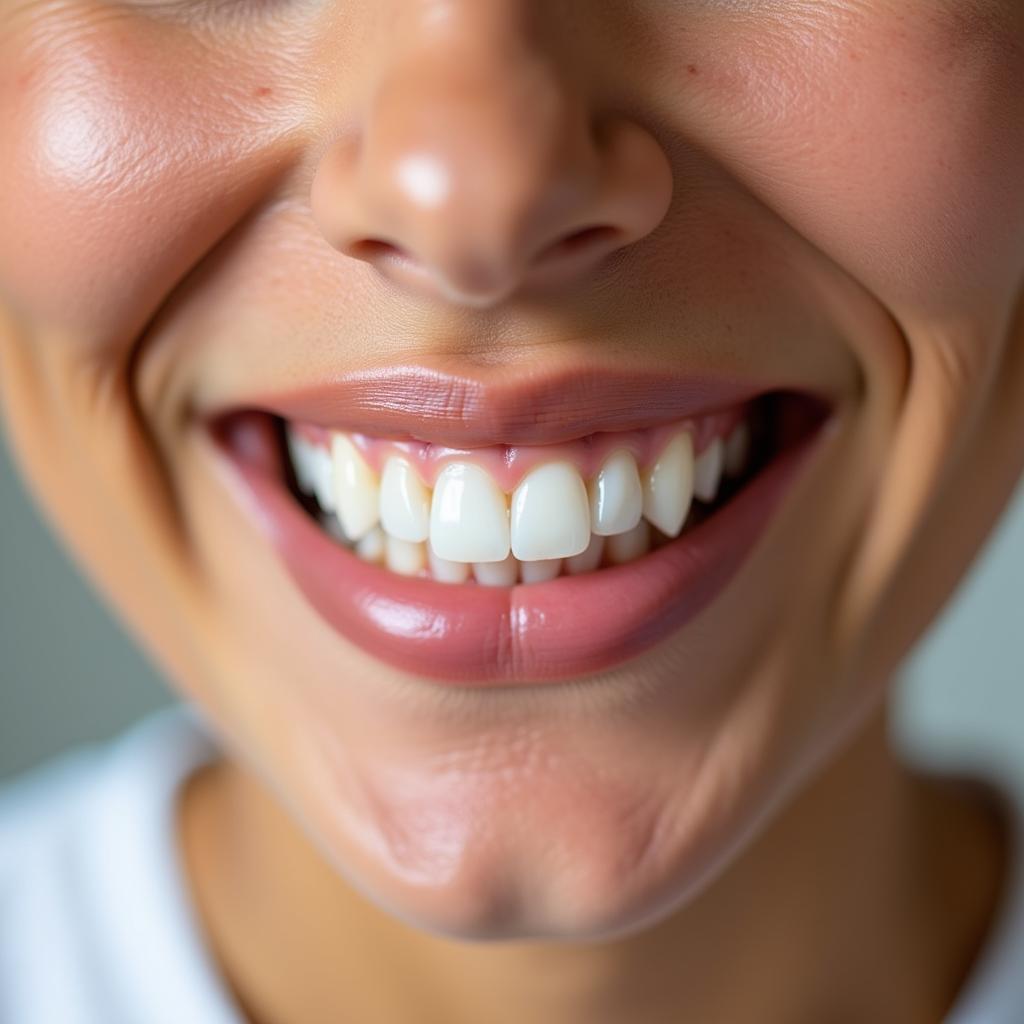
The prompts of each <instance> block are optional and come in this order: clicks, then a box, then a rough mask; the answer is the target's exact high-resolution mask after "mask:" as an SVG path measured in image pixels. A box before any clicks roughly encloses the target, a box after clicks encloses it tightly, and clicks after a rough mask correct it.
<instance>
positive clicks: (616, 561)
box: [606, 519, 651, 565]
mask: <svg viewBox="0 0 1024 1024" xmlns="http://www.w3.org/2000/svg"><path fill="white" fill-rule="evenodd" d="M606 547H607V551H608V561H609V562H611V563H612V564H613V565H621V564H622V563H623V562H632V561H633V559H634V558H639V557H640V556H641V555H646V554H647V552H648V551H650V550H651V526H650V523H648V522H647V520H646V519H641V520H640V522H639V523H637V524H636V526H634V527H633V529H632V530H630V531H629V532H628V533H617V534H615V535H614V536H613V537H609V538H608V539H607V541H606Z"/></svg>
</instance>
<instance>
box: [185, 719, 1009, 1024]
mask: <svg viewBox="0 0 1024 1024" xmlns="http://www.w3.org/2000/svg"><path fill="white" fill-rule="evenodd" d="M887 731H888V730H887V722H886V718H885V711H884V709H882V710H880V711H879V712H878V714H877V715H876V716H875V717H874V718H873V719H872V720H871V721H870V722H869V723H868V724H867V726H866V727H865V728H864V729H863V730H862V732H861V733H860V734H859V735H858V737H857V738H856V739H855V740H854V741H853V743H852V744H850V745H849V746H848V747H847V748H846V749H845V750H844V752H843V753H842V754H841V755H840V756H839V757H838V758H837V759H836V760H835V761H834V762H832V763H831V764H830V765H829V767H827V768H826V769H825V770H824V771H823V772H822V773H821V774H819V775H818V776H817V777H816V778H815V779H814V780H813V781H812V782H811V783H810V784H809V785H808V786H806V787H805V788H804V789H803V790H802V791H801V792H800V793H798V794H797V795H796V796H795V797H794V798H793V799H792V800H791V801H790V803H789V804H788V805H787V806H786V807H785V808H784V809H783V810H782V811H781V812H780V813H779V814H778V815H777V816H776V817H775V819H774V820H773V821H772V822H771V823H770V824H769V825H768V826H767V827H766V828H765V830H764V831H763V832H762V833H761V834H760V835H759V836H758V838H756V839H755V840H754V841H753V843H752V844H751V845H750V846H748V847H747V848H746V849H745V850H744V852H743V853H742V854H741V855H740V856H739V857H738V858H737V859H736V860H735V861H734V862H733V863H732V864H731V865H730V866H729V867H728V868H727V869H726V870H725V871H724V872H723V873H722V874H721V875H720V876H719V877H718V878H717V879H716V880H715V881H714V882H712V883H711V884H710V886H709V887H708V888H707V889H705V890H704V891H703V892H702V893H701V894H700V895H699V896H698V897H697V898H696V899H695V900H693V901H691V902H690V903H689V904H687V905H686V906H685V907H683V908H682V909H681V910H679V911H677V912H675V913H674V914H672V915H671V916H670V917H668V918H667V919H665V920H663V921H662V922H660V923H658V924H657V925H655V926H653V927H651V928H650V929H648V930H646V931H644V932H641V933H639V934H636V935H633V936H629V937H627V938H625V939H622V940H619V941H614V942H610V943H602V944H587V943H579V944H571V945H570V944H564V943H540V942H529V943H527V942H516V943H484V944H474V943H464V942H456V941H451V940H446V939H443V938H439V937H437V936H434V935H430V934H428V933H424V932H422V931H419V930H416V929H412V928H410V927H409V926H407V925H405V924H404V923H403V922H401V921H400V920H398V919H396V918H395V917H393V916H392V915H390V914H388V913H386V912H385V911H383V910H381V909H380V908H378V907H377V906H376V905H375V904H373V903H372V902H370V901H369V900H368V899H366V897H364V896H363V895H362V894H361V893H359V892H358V891H357V890H355V889H354V888H353V887H352V886H351V885H350V884H348V883H347V881H346V880H345V879H344V878H343V877H342V876H341V875H340V874H339V873H338V872H337V871H336V870H335V869H334V868H332V867H331V866H330V865H329V864H328V863H327V862H326V861H325V860H324V859H323V857H322V856H321V855H320V853H319V852H318V851H317V850H316V849H315V847H314V846H313V845H312V844H311V843H310V841H309V840H308V839H306V837H305V835H304V833H302V831H301V830H300V829H299V828H298V827H297V825H296V824H295V822H294V821H293V820H292V819H291V818H290V817H289V816H288V815H287V814H286V813H285V812H284V810H283V809H282V808H281V807H280V805H279V804H278V802H277V801H276V800H274V799H273V797H272V796H271V794H269V793H268V792H267V790H266V789H265V788H264V786H263V785H262V784H261V782H260V781H259V780H258V779H257V778H255V777H254V776H253V775H252V774H250V773H248V772H246V771H245V770H244V769H243V768H242V767H240V766H239V765H237V764H235V763H233V762H229V761H223V762H219V763H217V764H215V765H213V766H211V767H210V768H208V769H207V770H205V771H204V772H201V773H199V774H197V775H196V776H195V777H194V778H193V780H191V781H190V784H189V785H188V787H187V788H186V791H185V794H184V797H183V799H182V804H181V808H182V819H181V825H182V838H183V844H184V852H185V860H186V867H187V871H188V874H189V875H190V880H191V883H192V887H193V893H194V898H195V900H196V902H197V904H198V908H199V912H200V915H201V917H202V918H203V921H204V924H205V926H206V929H207V933H208V936H209V938H210V940H211V942H212V945H213V948H214V949H215V950H216V951H217V955H218V959H219V961H220V963H221V966H222V969H223V972H224V974H225V976H226V977H227V979H228V981H229V983H230V984H231V986H232V988H233V989H234V992H235V995H236V998H237V999H238V1002H239V1004H240V1005H241V1007H242V1008H243V1010H244V1012H245V1013H246V1014H247V1015H248V1016H249V1018H250V1019H251V1020H252V1021H253V1022H256V1024H278V1022H281V1021H289V1022H297V1024H305V1022H307V1021H309V1022H311V1021H321V1020H325V1019H349V1018H351V1019H356V1020H414V1019H415V1020H434V1019H437V1020H490V1021H496V1022H497V1021H505V1020H507V1021H510V1022H511V1021H522V1020H529V1021H532V1022H537V1024H544V1022H547V1021H551V1022H555V1021H557V1022H559V1024H575V1022H577V1021H578V1022H583V1021H586V1022H588V1024H595V1022H600V1024H603V1022H605V1021H607V1022H609V1024H610V1022H613V1021H621V1020H627V1019H643V1020H649V1021H658V1020H662V1019H664V1020H677V1019H678V1013H679V1008H680V1007H685V1008H686V1014H685V1015H686V1017H687V1019H691V1020H731V1021H748V1020H756V1021H758V1022H760V1024H772V1022H776V1021H779V1022H782V1021H793V1020H839V1019H856V1020H860V1019H863V1020H873V1021H879V1022H882V1021H887V1020H893V1021H916V1020H938V1019H941V1018H942V1017H943V1016H944V1015H945V1013H946V1011H947V1010H948V1008H949V1006H950V1005H951V1003H952V1002H953V1000H954V998H955V995H956V993H957V991H958V990H959V988H960V986H961V984H962V983H963V980H964V978H965V977H966V975H967V974H968V973H969V970H970V967H971V964H972V961H973V959H974V957H975V955H976V953H977V951H978V949H979V947H980V945H981V943H982V941H983V939H984V935H985V933H986V931H987V929H988V926H989V923H990V921H991V918H992V915H993V912H994V908H995V906H996V905H997V902H998V898H999V885H1000V881H1001V878H1002V874H1003V871H1004V868H1005V863H1004V859H1005V840H1004V837H1003V836H1002V834H1001V831H1000V828H999V824H998V822H997V821H995V820H994V818H993V817H992V814H991V812H990V811H989V810H988V808H987V805H985V804H984V803H983V802H982V801H980V800H979V799H978V798H977V796H976V794H973V793H972V792H971V791H970V790H969V789H968V790H965V789H961V788H960V787H958V786H957V785H956V784H955V783H952V782H946V781H943V780H939V779H933V778H923V777H920V776H918V775H916V774H914V773H913V772H911V771H910V770H908V768H907V766H906V765H904V764H903V763H902V762H901V761H900V760H899V759H898V758H897V757H896V756H895V755H894V753H893V751H892V749H891V747H890V745H889V742H888V738H887ZM241 851H244V854H243V853H242V852H241ZM965 880H966V882H965ZM282 951H286V952H282ZM890 965H898V968H893V967H891V966H890ZM399 977H400V978H401V985H396V983H395V979H396V978H399Z"/></svg>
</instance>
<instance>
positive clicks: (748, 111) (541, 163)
mask: <svg viewBox="0 0 1024 1024" xmlns="http://www.w3.org/2000/svg"><path fill="white" fill-rule="evenodd" d="M1022 78H1024V8H1022V7H1021V6H1020V4H1018V3H1016V2H1014V0H956V2H954V0H898V2H897V0H856V2H855V0H848V2H843V0H828V2H823V0H814V2H811V0H763V2H754V0H707V2H696V0H694V2H681V3H678V4H671V5H669V4H665V3H661V2H654V0H615V2H607V3H602V4H600V5H594V4H590V3H584V2H583V0H575V2H574V0H566V2H565V3H561V4H557V5H556V4H542V3H527V2H525V0H433V2H427V0H388V2H376V0H375V2H373V3H371V2H369V0H366V2H362V0H352V2H347V3H345V4H327V3H318V2H313V0H310V2H308V3H307V2H305V0H301V2H300V0H296V2H294V3H289V2H285V0H252V2H251V3H250V2H249V0H210V2H209V3H208V4H204V3H200V2H198V0H194V2H193V0H181V2H177V0H169V2H161V3H158V2H156V0H138V2H124V3H115V2H113V0H104V2H100V0H50V2H42V0H0V181H2V182H3V183H4V186H3V189H2V190H0V239H3V242H2V244H0V408H2V410H3V415H4V421H5V424H6V428H7V436H8V439H9V441H10V443H11V445H12V448H13V450H14V453H15V456H16V458H17V459H18V461H19V463H20V466H21V468H22V470H23V472H24V474H25V477H26V480H27V482H28V483H29V485H30V487H31V488H32V490H33V491H34V493H35V495H36V497H37V499H38V501H39V503H40V506H41V507H42V509H43V510H44V511H45V513H46V514H47V515H48V517H49V519H50V521H51V522H52V524H53V526H54V528H55V529H56V530H57V531H58V532H59V533H60V535H61V536H62V537H63V539H64V540H65V541H66V543H67V546H68V548H69V550H70V551H71V552H72V554H73V556H74V557H75V558H76V559H77V561H78V562H79V564H80V565H81V566H82V567H83V569H84V570H85V571H86V572H87V573H88V574H89V575H90V576H91V578H92V579H93V580H94V581H95V583H96V585H97V587H98V588H99V589H100V590H101V591H102V592H103V593H104V594H105V596H106V597H107V599H108V600H109V601H110V603H111V604H112V606H113V607H114V608H115V609H117V611H118V612H119V613H120V615H121V616H122V617H123V619H124V620H125V621H126V622H127V623H128V624H129V625H130V626H131V628H132V629H133V630H134V632H135V633H136V635H137V636H138V637H139V638H140V640H141V641H142V642H143V643H144V644H145V645H146V647H147V648H148V649H149V651H150V652H151V654H152V656H153V657H154V658H155V659H156V660H157V661H158V662H159V663H160V664H161V665H162V666H163V667H164V668H165V669H166V672H167V675H168V677H169V678H170V679H171V680H173V682H174V684H175V686H176V687H177V688H178V689H179V690H180V692H181V693H182V694H183V695H184V696H186V697H187V698H189V699H190V700H193V701H195V702H196V703H197V704H198V705H199V706H200V707H201V708H202V709H203V710H204V712H205V713H206V715H207V717H208V718H209V720H210V722H211V725H212V726H213V727H214V728H215V729H216V730H217V732H218V734H219V735H220V737H221V738H222V740H223V742H224V745H225V749H226V751H227V752H228V757H226V758H225V760H224V761H223V762H220V763H218V764H217V765H216V766H214V767H212V768H211V769H209V770H208V771H205V772H203V773H200V774H199V775H198V776H196V778H195V779H194V780H193V781H192V782H191V783H190V785H189V786H188V789H187V790H186V794H185V798H184V799H183V801H182V805H181V833H182V840H183V850H184V853H185V857H186V863H187V867H188V873H189V880H190V884H191V886H192V889H193V891H194V894H195V898H196V902H197V905H198V906H199V908H200V910H201V913H202V919H203V923H204V927H205V928H206V930H207V932H208V934H209V936H210V937H211V942H212V945H213V948H214V950H215V951H216V954H217V956H218V959H219V960H220V962H221V964H222V966H223V969H224V971H225V975H226V976H227V978H228V979H229V980H230V983H231V984H232V986H233V987H234V989H235V991H236V993H237V995H238V999H239V1001H240V1003H241V1004H242V1005H243V1006H244V1007H245V1011H246V1013H247V1014H248V1015H249V1017H250V1018H251V1019H252V1020H253V1021H258V1022H267V1024H269V1022H277V1021H285V1020H287V1021H289V1022H305V1021H322V1020H325V1019H348V1018H351V1019H372V1020H381V1021H384V1020H410V1019H416V1020H438V1021H454V1020H467V1021H468V1020H480V1019H487V1020H492V1021H505V1020H507V1021H518V1020H524V1019H529V1020H531V1021H541V1022H543V1021H547V1020H550V1021H560V1022H565V1021H577V1020H579V1021H583V1020H586V1021H588V1022H592V1021H619V1020H622V1019H625V1018H626V1017H627V1016H629V1018H630V1019H643V1020H650V1021H660V1020H677V1019H678V1014H679V1008H680V1007H683V1006H685V1007H687V1016H688V1018H690V1019H694V1020H702V1021H703V1020H706V1021H719V1020H721V1021H730V1022H733V1021H758V1022H773V1021H788V1022H792V1021H803V1020H807V1021H812V1020H823V1019H826V1020H834V1021H843V1020H851V1021H853V1020H864V1019H870V1020H873V1021H888V1020H892V1021H901V1022H906V1021H917V1020H921V1021H929V1020H935V1019H938V1018H939V1017H940V1015H941V1013H942V1012H943V1011H944V1010H945V1008H947V1007H948V1006H949V1005H950V1004H951V1002H952V1000H953V998H954V996H955V993H956V991H957V989H958V987H959V985H960V984H961V982H962V980H963V978H964V977H965V976H966V974H967V972H968V970H969V968H970V964H971V962H972V959H973V957H974V956H975V954H976V952H977V950H978V948H979V946H980V944H981V942H982V940H983V938H984V936H985V934H986V930H987V928H988V925H989V923H990V920H991V916H992V914H993V912H994V908H995V907H996V906H997V904H998V898H999V886H1000V884H1001V879H1002V877H1003V871H1004V868H1005V856H1006V853H1005V836H1004V832H1003V825H1002V824H1001V822H1000V820H999V818H998V816H997V815H996V814H995V812H994V811H993V810H992V809H991V807H990V805H989V803H988V802H987V801H986V800H985V799H984V798H983V794H982V793H981V792H979V791H978V790H976V789H973V788H970V787H963V786H959V785H956V784H954V783H953V782H950V781H948V780H940V779H931V778H923V777H920V776H918V775H916V774H915V773H914V772H913V771H911V770H910V769H909V768H908V767H907V766H905V765H904V764H902V763H901V762H900V761H899V759H898V757H897V756H896V755H895V754H894V753H893V751H892V750H891V748H890V746H889V744H888V742H887V739H886V729H885V697H886V694H887V692H888V690H889V688H890V686H891V684H892V682H893V679H894V677H895V675H896V672H897V670H898V667H899V664H900V662H901V661H902V659H903V658H904V657H905V656H906V654H907V652H908V651H909V650H910V648H911V647H912V646H913V644H914V642H915V641H916V640H917V638H918V637H919V636H920V635H921V633H922V631H923V630H924V629H925V627H926V626H927V625H928V624H929V623H930V622H931V621H932V619H933V618H934V617H935V615H936V613H937V612H938V610H939V609H940V608H941V607H942V605H943V604H944V602H945V601H946V600H947V599H948V597H949V595H950V594H951V593H952V591H953V589H954V588H955V586H956V584H957V583H958V581H959V580H960V578H961V577H962V575H963V573H964V572H965V570H966V568H967V567H968V566H969V565H970V563H971V561H972V559H973V557H974V556H975V554H976V553H977V551H978V549H979V548H980V546H981V544H982V543H983V541H984V539H985V538H986V536H987V534H988V533H989V531H990V529H991V527H992V525H993V523H994V522H995V520H996V518H997V517H998V515H999V513H1000V512H1001V511H1002V509H1003V508H1004V506H1005V504H1006V501H1007V498H1008V497H1009V494H1010V493H1011V491H1012V489H1013V486H1014V484H1015V483H1016V481H1017V479H1018V478H1019V476H1020V473H1021V470H1022V467H1024V365H1022V363H1024V302H1022V282H1024V190H1022V189H1021V186H1020V182H1021V181H1024V81H1022ZM595 123H596V124H598V125H599V126H600V131H599V132H598V133H597V134H596V135H591V134H590V132H589V128H588V126H591V125H593V124H595ZM595 138H599V139H600V140H602V141H601V142H600V144H598V143H596V142H595V141H594V140H595ZM424 153H427V155H428V156H429V157H430V158H431V159H432V160H433V161H434V167H435V170H438V169H439V171H438V174H436V175H435V185H436V184H437V180H438V179H439V180H440V183H441V187H440V192H439V194H440V195H441V197H442V198H440V199H438V198H437V196H435V197H434V200H433V201H426V200H424V198H423V196H422V195H420V196H419V197H418V198H417V196H416V195H413V194H412V193H410V192H409V190H408V189H407V188H403V187H402V186H401V184H400V182H401V178H400V176H399V175H398V174H397V171H396V169H397V167H398V166H399V165H400V163H401V162H402V161H403V160H404V159H406V158H408V157H410V156H415V155H420V156H422V155H423V154H424ZM595 224H597V225H603V224H611V225H612V226H613V227H615V228H616V230H618V231H619V232H620V234H619V236H618V238H619V245H618V247H617V248H615V249H614V251H611V252H609V251H608V246H607V245H606V244H605V243H604V242H602V241H601V239H600V238H592V239H591V240H590V242H589V243H588V244H587V245H586V246H584V247H583V249H582V252H581V253H580V254H578V256H577V258H576V259H575V261H570V262H568V263H565V264H561V265H555V264H553V263H551V262H544V259H543V256H544V253H545V252H549V251H550V250H549V249H548V248H547V247H549V246H551V245H552V244H557V243H558V241H559V240H561V239H563V238H565V237H566V236H567V235H568V234H570V233H571V232H572V231H573V230H576V229H578V228H579V227H580V226H581V225H582V226H584V227H585V226H588V225H591V226H592V225H595ZM368 240H369V241H371V242H372V241H374V240H377V241H380V240H383V241H385V242H386V243H387V245H385V246H382V245H379V244H377V245H374V244H369V245H367V244H366V243H367V241H368ZM388 246H391V247H393V248H388ZM396 250H401V252H402V253H404V254H405V257H404V261H403V260H397V261H396V260H394V259H392V258H391V257H392V256H393V254H394V253H395V251H396ZM382 359H383V360H384V362H385V363H387V362H403V363H408V362H415V361H420V362H424V363H429V364H431V365H438V366H443V367H446V368H448V369H453V370H456V371H465V372H468V371H469V370H472V371H473V372H476V373H478V374H479V375H480V376H481V377H483V378H486V377H487V376H488V375H493V376H494V377H500V376H501V375H502V374H503V373H509V372H515V371H519V372H522V371H524V370H526V369H529V368H533V367H537V366H544V367H547V368H555V367H557V366H560V365H567V364H568V365H575V366H579V365H586V364H587V363H588V362H590V361H604V362H607V363H609V364H611V365H629V366H636V365H641V364H642V365H644V366H648V367H650V368H658V367H664V366H667V365H674V366H678V365H685V366H692V367H693V368H694V370H695V371H700V370H702V369H704V370H712V371H714V372H716V373H737V374H741V375H746V376H752V377H754V378H764V379H767V378H768V377H769V376H770V375H771V374H772V373H773V372H774V370H775V369H776V368H777V367H779V366H783V367H785V370H786V373H787V376H788V377H789V378H790V379H793V380H798V381H803V382H805V383H806V384H808V385H810V386H813V387H815V388H818V389H821V390H824V391H825V392H827V393H828V394H830V395H831V396H833V398H834V399H835V401H836V403H837V406H838V410H839V411H838V415H837V420H836V429H835V430H834V432H833V433H832V435H831V436H830V438H829V440H828V442H827V443H826V444H825V445H824V446H823V448H822V449H821V453H820V457H819V458H818V459H817V460H816V461H815V462H814V464H813V465H812V466H810V468H809V469H808V470H807V472H806V473H805V475H804V476H803V477H802V479H801V480H800V481H799V482H798V484H797V485H796V487H795V488H794V489H793V491H792V492H791V494H790V495H789V498H788V501H787V504H786V507H785V509H784V510H783V512H782V513H781V514H780V515H779V516H778V517H777V519H776V520H775V522H774V523H773V524H772V525H771V526H770V528H769V529H768V532H767V534H766V535H765V538H764V541H763V543H762V544H761V545H760V546H759V548H758V550H757V551H756V552H755V554H754V556H753V557H752V558H751V559H750V561H749V562H748V563H747V565H746V566H745V567H744V569H743V572H742V574H741V577H740V580H739V582H738V583H737V585H736V586H734V587H732V588H729V589H728V590H727V591H726V592H725V593H724V594H723V595H722V596H721V597H720V598H719V599H718V600H717V601H716V602H715V604H714V605H713V607H712V608H710V609H709V610H708V612H707V613H706V615H704V616H703V617H702V619H701V622H700V624H699V627H697V628H693V629H689V630H684V631H683V632H682V633H680V634H679V635H678V636H677V637H673V638H671V639H670V640H669V641H668V642H666V643H664V644H661V645H659V646H658V647H657V648H655V649H654V650H652V651H651V652H649V653H648V654H646V655H644V656H642V657H640V658H637V659H634V660H633V661H631V662H629V663H628V664H626V665H624V666H621V667H620V668H618V669H616V670H613V671H611V672H608V673H605V674H604V675H602V676H600V677H595V678H591V679H587V680H585V681H579V682H578V683H576V684H571V685H567V686H565V687H550V688H547V689H546V690H545V691H544V692H543V693H535V692H531V691H529V690H522V691H513V692H502V693H498V692H496V691H490V692H481V693H465V692H463V693H459V692H455V691H446V692H443V693H441V692H437V691H435V690H433V689H432V688H430V687H429V686H426V685H424V684H423V683H422V681H419V680H417V679H415V678H413V677H410V676H405V675H402V674H401V673H399V672H397V671H396V670H392V669H390V668H388V667H385V666H383V665H381V664H379V663H377V662H375V661H374V660H372V659H370V658H369V657H368V656H367V655H365V654H363V653H362V652H361V651H360V650H359V649H357V648H355V647H353V646H351V645H350V644H348V643H346V642H344V641H343V640H341V639H340V638H339V637H338V636H337V635H335V634H334V633H332V632H330V631H329V630H328V629H327V628H326V627H325V626H324V625H323V624H322V623H321V622H320V621H319V619H317V618H316V616H315V615H314V614H313V612H312V611H311V610H310V609H309V608H308V607H307V606H306V605H305V603H304V602H303V600H302V599H301V597H300V596H299V595H298V594H297V593H296V592H295V590H294V588H293V587H292V585H291V584H290V582H289V580H288V578H287V577H286V576H285V574H284V572H283V570H282V568H281V567H280V566H279V564H278V562H277V560H276V558H275V556H274V554H273V552H272V551H271V550H270V549H269V547H268V545H267V543H266V542H265V540H264V539H263V538H262V536H261V534H260V533H259V531H258V530H257V529H256V528H255V526H254V525H253V524H252V522H251V521H250V520H249V519H248V518H246V514H245V510H244V508H242V507H241V506H240V505H239V504H238V503H237V502H236V500H235V496H234V494H233V492H232V490H231V488H230V486H229V484H228V483H227V482H226V479H225V477H224V475H223V474H222V473H221V472H219V466H218V463H217V460H216V458H215V457H214V455H213V453H212V450H211V446H210V444H209V441H208V435H207V431H206V428H205V425H204V420H203V416H204V414H205V413H207V412H209V411H210V410H211V409H213V408H215V407H221V406H223V405H224V404H225V403H227V402H230V401H239V402H241V401H244V400H245V398H246V397H247V396H251V395H254V394H257V393H260V392H261V391H265V390H269V389H271V388H273V387H282V386H289V385H297V384H302V383H309V382H312V381H316V380H321V379H325V378H327V377H328V376H329V375H330V374H331V372H332V371H335V370H337V369H344V370H349V369H358V368H361V367H364V366H369V365H376V364H377V363H379V362H380V361H381V360H382ZM780 579H785V580H787V590H786V594H785V600H779V594H778V581H779V580H780ZM584 682H585V684H586V685H582V684H583V683H584ZM965 880H970V882H967V881H965ZM853 883H855V884H853ZM894 963H896V964H900V965H901V970H900V973H899V975H898V976H894V975H893V974H892V973H891V968H889V967H886V966H885V965H890V964H894ZM399 977H400V978H401V982H402V983H401V985H398V984H396V978H399Z"/></svg>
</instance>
